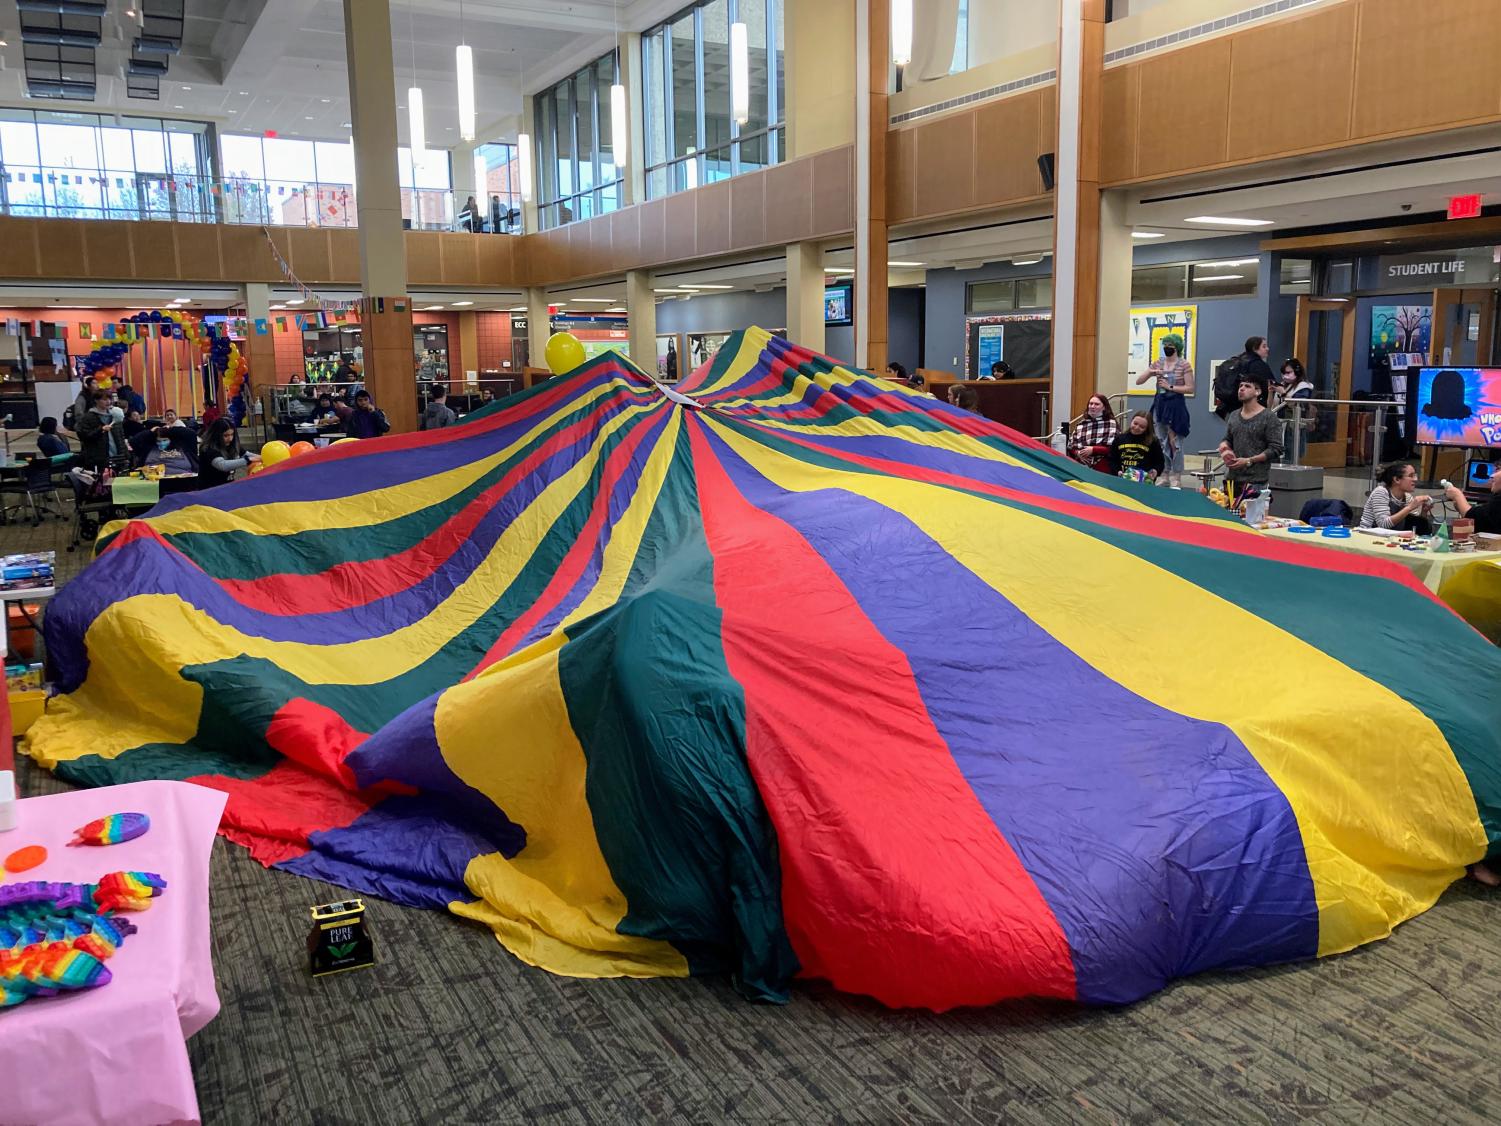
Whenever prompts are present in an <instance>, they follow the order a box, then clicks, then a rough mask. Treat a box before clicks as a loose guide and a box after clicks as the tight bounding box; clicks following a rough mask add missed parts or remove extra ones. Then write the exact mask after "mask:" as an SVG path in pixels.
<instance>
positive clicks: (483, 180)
mask: <svg viewBox="0 0 1501 1126" xmlns="http://www.w3.org/2000/svg"><path fill="white" fill-rule="evenodd" d="M474 184H475V187H476V188H477V189H478V192H479V197H480V198H479V200H478V201H477V202H478V203H479V205H480V209H481V211H482V212H483V213H484V222H485V229H486V230H488V231H490V232H491V233H493V234H507V235H511V234H517V235H519V234H520V233H521V162H520V159H519V158H518V157H517V155H516V146H515V145H513V144H509V143H507V142H505V141H490V142H487V143H485V144H483V145H480V146H479V147H478V148H476V149H475V150H474Z"/></svg>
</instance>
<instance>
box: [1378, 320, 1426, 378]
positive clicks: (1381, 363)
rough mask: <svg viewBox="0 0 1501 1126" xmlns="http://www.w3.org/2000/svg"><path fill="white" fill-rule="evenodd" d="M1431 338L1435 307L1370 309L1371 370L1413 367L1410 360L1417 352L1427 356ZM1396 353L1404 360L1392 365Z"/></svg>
mask: <svg viewBox="0 0 1501 1126" xmlns="http://www.w3.org/2000/svg"><path fill="white" fill-rule="evenodd" d="M1432 335H1433V306H1432V305H1373V306H1371V371H1373V372H1377V371H1380V370H1381V369H1382V368H1390V367H1399V366H1400V367H1403V368H1405V367H1408V366H1410V365H1409V363H1408V362H1406V360H1407V357H1408V356H1409V355H1411V354H1412V353H1414V352H1421V353H1423V354H1424V355H1427V353H1428V346H1429V342H1430V340H1431V338H1432ZM1393 353H1397V354H1398V355H1400V356H1402V360H1399V361H1398V362H1397V363H1396V364H1393V363H1390V362H1389V357H1390V356H1391V355H1392V354H1393Z"/></svg>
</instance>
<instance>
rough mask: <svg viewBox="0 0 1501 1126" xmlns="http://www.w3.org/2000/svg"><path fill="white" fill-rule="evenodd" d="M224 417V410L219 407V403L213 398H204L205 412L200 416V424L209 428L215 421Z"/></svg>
mask: <svg viewBox="0 0 1501 1126" xmlns="http://www.w3.org/2000/svg"><path fill="white" fill-rule="evenodd" d="M223 417H224V412H223V411H221V410H220V409H219V404H218V403H216V402H214V400H213V398H212V397H210V398H206V399H204V400H203V413H202V414H201V415H199V416H198V425H199V426H202V427H203V428H204V429H205V430H207V429H208V428H209V427H210V426H212V425H213V424H214V423H216V422H218V421H219V420H220V419H221V418H223Z"/></svg>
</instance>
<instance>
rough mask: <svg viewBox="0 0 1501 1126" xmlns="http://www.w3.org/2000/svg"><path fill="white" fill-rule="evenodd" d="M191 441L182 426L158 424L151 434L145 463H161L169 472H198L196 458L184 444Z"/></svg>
mask: <svg viewBox="0 0 1501 1126" xmlns="http://www.w3.org/2000/svg"><path fill="white" fill-rule="evenodd" d="M185 442H191V435H189V434H188V432H187V429H186V428H185V427H182V426H178V427H175V428H171V427H166V426H158V427H157V428H156V431H155V433H154V436H153V441H152V444H151V449H150V450H149V451H148V452H147V454H146V461H145V464H146V465H161V466H164V467H165V471H166V472H167V473H169V474H172V473H177V474H192V473H197V472H198V460H197V458H195V457H194V456H193V452H192V450H191V449H190V448H189V447H188V446H187V445H184V443H185Z"/></svg>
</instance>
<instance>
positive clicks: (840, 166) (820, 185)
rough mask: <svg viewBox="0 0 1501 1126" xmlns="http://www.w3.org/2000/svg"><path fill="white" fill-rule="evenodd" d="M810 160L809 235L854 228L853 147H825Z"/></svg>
mask: <svg viewBox="0 0 1501 1126" xmlns="http://www.w3.org/2000/svg"><path fill="white" fill-rule="evenodd" d="M812 160H813V235H814V236H815V237H818V236H822V235H833V234H842V233H844V232H845V231H851V230H854V227H855V150H854V149H852V148H845V149H829V150H827V151H825V152H821V153H818V154H817V155H816V156H814V157H813V158H812Z"/></svg>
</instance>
